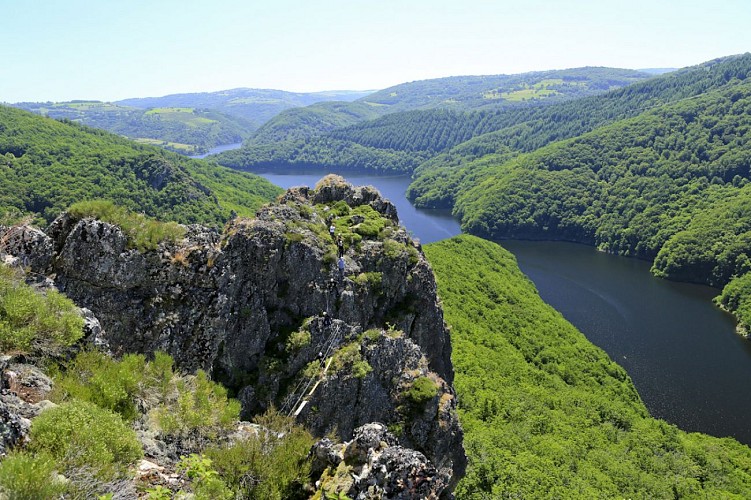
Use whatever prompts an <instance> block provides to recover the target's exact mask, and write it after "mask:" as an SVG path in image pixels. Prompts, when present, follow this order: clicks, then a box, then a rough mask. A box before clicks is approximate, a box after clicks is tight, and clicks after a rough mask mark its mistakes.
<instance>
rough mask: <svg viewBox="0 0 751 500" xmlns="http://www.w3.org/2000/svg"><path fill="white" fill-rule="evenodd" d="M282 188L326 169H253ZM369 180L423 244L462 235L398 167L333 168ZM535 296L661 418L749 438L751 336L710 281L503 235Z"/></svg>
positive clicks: (312, 179)
mask: <svg viewBox="0 0 751 500" xmlns="http://www.w3.org/2000/svg"><path fill="white" fill-rule="evenodd" d="M256 173H258V174H260V175H261V176H263V177H265V178H266V179H268V180H269V181H271V182H273V183H274V184H277V185H279V186H282V187H284V188H288V187H292V186H300V185H308V186H314V185H315V184H316V183H317V182H318V180H319V179H320V178H321V177H323V176H324V175H326V174H327V173H329V171H323V170H285V171H279V170H275V171H274V172H273V173H271V172H262V171H256ZM333 173H339V174H340V175H342V176H344V177H345V178H346V179H347V180H348V181H349V182H351V183H353V184H355V185H365V184H370V185H373V186H375V187H377V188H378V189H379V191H381V194H383V195H384V196H385V197H386V198H388V199H390V200H391V201H392V202H393V203H394V204H395V205H396V207H397V210H398V214H399V219H400V221H401V223H402V224H403V225H404V226H405V227H406V228H407V229H408V230H409V231H411V232H412V234H413V235H414V237H416V238H417V239H419V240H420V241H421V242H422V243H430V242H433V241H438V240H441V239H444V238H448V237H451V236H454V235H456V234H459V232H460V228H459V224H458V223H457V221H456V220H454V219H453V218H452V217H451V215H450V214H449V213H447V212H446V211H433V210H418V209H415V208H414V207H413V206H412V205H411V204H410V203H409V201H408V200H407V199H406V198H405V197H404V194H405V192H406V189H407V186H408V185H409V182H410V179H409V177H407V176H404V175H394V174H392V175H386V174H382V175H378V174H373V173H372V172H368V173H356V172H355V173H353V172H351V171H345V170H343V171H339V172H336V171H333ZM501 245H502V246H503V247H505V248H506V249H508V250H509V251H511V252H512V253H514V255H516V258H517V260H518V262H519V267H520V268H521V270H522V271H523V272H524V273H525V274H526V275H527V276H529V277H530V279H532V281H533V282H534V283H535V286H536V287H537V289H538V290H539V292H540V296H541V297H542V298H543V300H545V302H547V303H548V304H550V305H551V306H553V307H554V308H555V309H557V310H558V311H560V312H561V313H562V314H563V316H564V317H565V318H566V319H567V320H568V321H570V322H571V323H573V324H574V325H575V326H576V327H577V328H578V329H579V330H581V331H582V332H583V333H584V334H585V335H586V336H587V338H588V339H589V340H590V342H592V343H594V344H595V345H597V346H599V347H600V348H602V349H603V350H605V351H606V352H607V353H608V354H609V355H610V357H611V358H612V359H613V360H614V361H615V362H617V363H618V364H620V365H621V366H623V367H624V368H625V369H626V370H627V371H628V374H629V375H630V376H631V378H632V380H633V381H634V384H635V385H636V388H637V390H638V391H639V395H640V396H641V398H642V400H643V401H644V403H645V404H646V405H647V408H649V411H650V412H651V414H652V415H653V416H655V417H657V418H662V419H665V420H666V421H668V422H671V423H674V424H676V425H678V426H679V427H680V428H681V429H683V430H686V431H697V432H704V433H707V434H711V435H713V436H718V437H725V436H732V437H735V438H736V439H738V440H739V441H741V442H743V443H745V444H751V425H749V424H748V423H747V416H748V415H751V385H750V384H748V381H749V380H751V342H748V341H746V340H744V339H742V338H741V337H739V336H738V335H736V334H735V323H734V321H733V319H732V318H731V317H730V316H729V315H728V314H725V313H723V312H722V311H720V310H719V309H718V308H716V307H715V306H714V305H713V304H712V298H713V297H714V296H715V295H717V294H718V293H719V292H718V291H717V290H715V289H712V288H709V287H705V286H699V285H691V284H686V283H675V282H670V281H667V280H662V279H658V278H655V277H653V276H652V275H651V274H650V273H649V268H650V264H649V263H648V262H645V261H640V260H637V259H631V258H626V257H619V256H615V255H610V254H605V253H602V252H598V251H597V250H595V249H594V248H592V247H588V246H585V245H578V244H574V243H566V242H545V241H513V240H509V241H503V242H501Z"/></svg>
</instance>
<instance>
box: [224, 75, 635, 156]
mask: <svg viewBox="0 0 751 500" xmlns="http://www.w3.org/2000/svg"><path fill="white" fill-rule="evenodd" d="M647 77H648V75H646V74H642V73H639V72H636V71H632V70H618V69H610V68H579V69H573V70H563V71H547V72H538V73H525V74H521V75H510V76H509V75H499V76H476V77H475V76H472V77H452V78H441V79H435V80H425V81H421V82H412V83H405V84H402V85H398V86H396V87H392V88H390V89H386V90H383V91H380V92H377V93H375V94H372V95H370V96H367V97H365V98H362V99H360V100H358V101H357V102H353V103H321V104H316V105H313V106H308V107H305V108H298V109H294V110H288V111H286V112H283V113H280V114H279V115H278V116H276V117H275V118H273V119H272V120H270V121H269V122H268V123H266V124H265V125H264V126H263V127H261V128H260V129H259V130H258V131H257V132H256V133H255V134H254V135H253V137H251V139H250V140H249V141H248V142H247V143H246V145H245V146H244V148H243V149H244V150H243V151H232V152H227V153H222V154H221V155H219V157H218V161H219V162H220V163H222V164H223V165H227V166H231V167H233V168H244V167H254V166H259V165H263V166H267V165H279V164H284V165H316V166H332V165H334V166H340V167H342V166H344V167H347V166H351V165H350V164H349V163H347V160H348V159H349V158H350V156H351V155H350V154H349V153H350V152H351V151H353V150H357V151H358V154H359V155H361V156H366V157H368V158H369V159H368V160H367V161H363V162H361V163H364V164H375V165H377V168H380V169H383V170H404V171H412V170H414V168H415V167H416V166H417V164H418V162H419V161H422V160H423V159H426V158H430V157H432V156H435V154H437V153H438V152H441V151H444V150H445V149H448V148H450V147H452V146H455V145H457V144H459V143H461V142H463V141H465V140H467V139H469V138H471V137H474V136H475V135H478V134H483V133H486V132H489V131H492V130H497V129H498V128H500V127H503V126H505V124H506V122H507V120H505V119H504V118H501V116H502V115H503V114H504V112H506V111H510V110H511V111H512V110H517V111H521V110H525V109H531V108H536V107H540V106H543V107H544V106H546V105H551V104H554V103H556V102H562V101H566V100H569V99H575V98H578V97H582V96H587V95H594V94H598V93H602V92H605V91H607V90H609V89H611V88H617V87H622V86H624V85H628V84H629V83H631V82H634V81H639V80H643V79H645V78H647ZM432 109H435V110H436V111H434V112H431V111H426V110H432ZM484 109H487V110H493V111H491V112H489V113H487V114H483V113H478V112H474V113H470V112H469V111H471V110H484ZM415 110H418V111H415ZM420 110H422V111H420ZM446 110H452V111H453V112H452V113H447V111H446ZM394 114H395V115H394ZM282 141H285V142H284V143H282V144H280V142H282ZM343 151H345V152H344V153H343ZM409 151H412V152H415V151H419V154H418V157H417V158H416V159H415V160H417V161H412V162H405V161H403V159H402V155H400V153H403V152H409ZM313 152H315V153H313Z"/></svg>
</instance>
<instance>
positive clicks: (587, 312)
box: [501, 241, 751, 444]
mask: <svg viewBox="0 0 751 500" xmlns="http://www.w3.org/2000/svg"><path fill="white" fill-rule="evenodd" d="M501 245H503V246H504V247H505V248H507V249H508V250H509V251H511V252H512V253H514V254H515V255H516V258H517V260H518V262H519V267H520V268H521V270H522V271H523V272H524V273H525V274H526V275H527V276H529V277H530V279H532V281H534V283H535V286H536V287H537V289H538V290H539V291H540V296H541V297H542V298H543V299H544V300H545V302H547V303H548V304H550V305H552V306H553V307H555V308H556V309H557V310H558V311H560V312H561V313H562V314H563V315H564V316H565V317H566V319H567V320H569V321H570V322H571V323H573V324H574V325H576V327H577V328H578V329H579V330H581V331H582V332H583V333H584V334H585V335H586V336H587V338H588V339H589V340H590V341H591V342H592V343H594V344H596V345H597V346H599V347H601V348H602V349H604V350H605V351H606V352H607V353H608V354H609V355H610V357H611V358H613V360H614V361H616V362H617V363H618V364H620V365H621V366H623V367H624V368H625V369H626V371H628V374H629V375H630V376H631V378H632V379H633V381H634V384H635V385H636V388H637V389H638V391H639V395H640V396H641V397H642V399H643V400H644V402H645V403H646V405H647V407H648V408H649V410H650V412H651V413H652V415H653V416H655V417H658V418H663V419H665V420H667V421H669V422H671V423H674V424H677V425H678V426H679V427H680V428H681V429H684V430H687V431H699V432H704V433H707V434H711V435H713V436H719V437H724V436H733V437H735V438H736V439H738V440H739V441H741V442H743V443H746V444H751V424H750V423H749V415H751V384H750V383H749V382H751V342H748V341H746V340H744V339H743V338H741V337H739V336H738V335H737V334H736V333H735V322H734V321H733V319H732V318H731V317H730V315H729V314H726V313H723V312H722V311H720V310H719V309H718V308H717V307H715V306H714V305H713V304H712V298H713V297H714V296H715V295H717V294H718V293H719V291H717V290H715V289H712V288H709V287H706V286H699V285H691V284H686V283H674V282H671V281H667V280H663V279H658V278H655V277H653V276H652V275H651V274H650V273H649V268H650V264H649V263H648V262H645V261H640V260H636V259H630V258H625V257H618V256H614V255H609V254H605V253H602V252H598V251H597V250H595V249H594V248H592V247H588V246H585V245H577V244H574V243H565V242H540V241H536V242H532V241H503V242H501Z"/></svg>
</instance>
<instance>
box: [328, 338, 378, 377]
mask: <svg viewBox="0 0 751 500" xmlns="http://www.w3.org/2000/svg"><path fill="white" fill-rule="evenodd" d="M330 368H331V369H332V370H333V371H334V372H338V371H341V370H344V369H346V368H349V370H350V371H351V373H352V376H354V377H356V378H364V377H365V376H366V375H367V374H368V373H370V372H372V371H373V367H372V366H370V363H368V362H367V361H365V360H364V359H363V358H362V354H360V344H359V343H357V342H352V343H351V344H347V345H345V346H344V347H342V348H340V349H339V350H338V351H336V352H335V353H334V359H333V361H332V362H331V367H330Z"/></svg>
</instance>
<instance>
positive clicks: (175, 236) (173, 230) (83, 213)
mask: <svg viewBox="0 0 751 500" xmlns="http://www.w3.org/2000/svg"><path fill="white" fill-rule="evenodd" d="M68 213H70V214H71V215H72V216H74V217H77V218H80V219H83V218H85V217H95V218H97V219H100V220H102V221H104V222H108V223H110V224H114V225H116V226H120V228H121V229H122V231H123V232H124V233H125V235H126V236H127V237H128V246H129V247H131V248H137V249H138V250H140V251H145V250H154V249H156V247H157V246H158V245H159V243H161V242H163V241H172V242H176V241H178V240H180V239H182V238H183V237H184V236H185V227H183V226H181V225H180V224H177V223H176V222H160V221H157V220H155V219H150V218H148V217H146V216H145V215H142V214H137V213H134V212H131V211H130V210H128V209H126V208H123V207H118V206H116V205H115V204H114V203H112V202H111V201H109V200H91V201H81V202H78V203H74V204H73V205H71V206H70V208H69V209H68Z"/></svg>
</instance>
